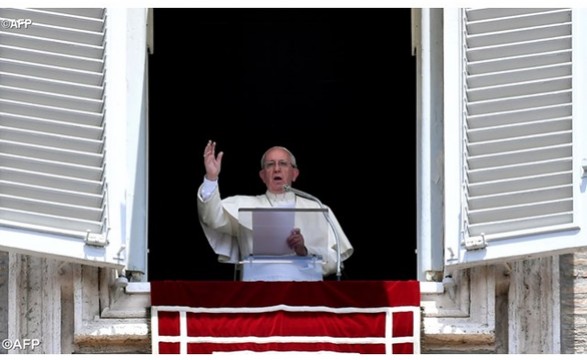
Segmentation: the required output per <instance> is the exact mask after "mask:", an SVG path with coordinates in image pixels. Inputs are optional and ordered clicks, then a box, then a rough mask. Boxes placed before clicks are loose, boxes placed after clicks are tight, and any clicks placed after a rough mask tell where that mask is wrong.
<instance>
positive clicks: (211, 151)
mask: <svg viewBox="0 0 587 360" xmlns="http://www.w3.org/2000/svg"><path fill="white" fill-rule="evenodd" d="M223 155H224V153H223V152H222V151H221V152H219V153H218V155H216V142H214V141H212V140H208V144H206V147H205V148H204V166H205V167H206V179H208V180H211V181H216V180H218V174H220V168H221V166H222V156H223Z"/></svg>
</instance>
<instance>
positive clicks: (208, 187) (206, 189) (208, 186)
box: [200, 176, 218, 202]
mask: <svg viewBox="0 0 587 360" xmlns="http://www.w3.org/2000/svg"><path fill="white" fill-rule="evenodd" d="M217 187H218V180H214V181H212V180H208V179H206V177H205V176H204V182H203V183H202V186H201V188H200V196H201V197H202V201H204V202H206V201H208V199H210V197H211V196H212V194H214V191H215V190H216V188H217Z"/></svg>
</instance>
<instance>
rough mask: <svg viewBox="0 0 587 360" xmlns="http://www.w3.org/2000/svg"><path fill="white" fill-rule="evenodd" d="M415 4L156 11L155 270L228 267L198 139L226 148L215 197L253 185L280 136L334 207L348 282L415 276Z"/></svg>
mask: <svg viewBox="0 0 587 360" xmlns="http://www.w3.org/2000/svg"><path fill="white" fill-rule="evenodd" d="M410 26H411V25H410V9H407V8H405V9H403V8H402V9H367V8H365V9H195V8H190V9H175V8H158V9H155V11H154V29H155V32H154V34H155V41H154V43H155V52H154V54H153V55H150V57H149V79H150V83H149V92H150V94H149V99H150V100H149V101H150V114H149V116H150V122H149V131H150V138H149V142H150V161H149V169H150V176H149V181H150V193H149V198H150V202H149V248H150V253H149V278H150V280H162V279H194V280H204V279H209V280H210V279H228V280H230V279H232V276H233V268H232V267H231V266H230V265H226V264H219V263H218V262H217V260H216V256H215V255H214V253H213V251H212V250H211V249H210V247H209V245H208V243H207V241H206V239H205V238H204V236H203V233H202V231H201V228H200V226H199V224H198V222H197V213H196V205H195V204H196V200H195V196H196V190H197V188H198V186H199V184H200V183H201V181H202V177H203V176H204V168H203V166H202V163H201V147H202V144H205V143H206V141H207V140H208V139H214V140H215V141H216V142H217V143H218V150H220V151H224V153H225V157H224V159H223V168H222V174H221V177H220V184H221V189H222V190H221V195H222V196H223V197H225V196H230V195H234V194H251V195H254V194H259V193H262V192H264V191H265V189H264V185H263V183H262V182H261V180H260V179H259V177H258V172H259V166H260V165H259V161H260V157H261V155H262V153H263V151H264V150H265V149H267V148H268V147H270V146H273V145H283V146H286V147H287V148H289V149H290V150H291V151H292V152H293V153H294V155H295V156H296V158H297V160H298V164H299V167H300V177H299V179H298V181H296V182H295V183H294V186H295V187H296V188H299V189H301V190H304V191H306V192H309V193H311V194H313V195H315V196H317V197H318V198H320V200H321V201H322V202H323V203H325V204H327V205H329V206H330V207H331V208H332V209H333V210H334V212H335V213H336V216H337V218H338V219H339V221H340V223H341V225H342V227H343V228H344V230H345V233H346V234H347V236H348V238H349V239H350V241H351V242H352V244H353V246H354V247H355V253H354V255H353V256H352V257H351V258H350V259H349V260H347V261H346V262H345V270H344V272H343V280H344V279H349V280H368V279H388V280H401V279H415V278H416V255H415V249H416V191H415V189H416V172H415V169H416V167H415V151H416V143H415V139H416V138H415V135H416V134H415V132H416V131H415V130H416V113H415V109H416V94H415V84H416V75H415V73H416V59H415V57H413V56H412V54H411V44H410V42H411V34H410V31H411V27H410Z"/></svg>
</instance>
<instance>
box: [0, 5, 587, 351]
mask: <svg viewBox="0 0 587 360" xmlns="http://www.w3.org/2000/svg"><path fill="white" fill-rule="evenodd" d="M150 14H151V12H150V10H149V9H121V8H112V9H110V8H108V9H0V18H2V21H3V23H2V25H3V27H2V30H1V31H0V35H2V36H1V37H0V64H1V65H0V73H1V75H2V76H0V167H1V169H2V171H1V172H0V184H1V186H0V197H1V198H0V199H1V200H0V208H1V211H0V233H1V236H0V249H1V250H2V252H1V253H0V265H1V266H0V279H1V281H0V319H3V320H4V321H1V322H0V323H1V324H4V325H3V326H2V327H1V328H0V338H2V339H6V340H7V342H6V343H4V345H3V349H0V352H3V353H150V352H151V349H150V332H149V328H150V326H149V319H150V317H149V306H150V304H149V283H148V271H147V261H146V259H147V246H146V244H147V220H148V219H147V191H146V189H147V172H146V164H147V150H148V146H147V141H146V139H147V126H146V124H147V113H148V112H147V98H148V96H147V91H148V89H147V81H146V79H147V64H146V62H147V53H148V52H149V51H152V50H153V43H152V40H151V39H152V31H153V24H152V23H151V22H150V19H151V17H150ZM586 15H587V13H585V11H584V10H582V9H509V8H508V9H413V10H412V26H413V28H412V36H413V53H414V56H415V57H416V58H417V64H418V67H417V78H416V79H415V81H416V82H417V84H418V87H417V88H418V94H417V97H418V109H417V113H418V116H417V119H416V120H417V124H418V128H417V131H418V132H417V139H418V148H417V152H418V154H417V155H418V159H417V166H418V236H417V237H418V239H417V241H418V280H419V281H420V282H421V292H422V303H421V305H422V315H423V316H422V318H423V322H422V336H421V341H422V343H421V353H514V354H515V353H583V352H585V351H586V347H585V344H586V341H585V340H586V339H587V336H586V335H585V334H586V330H585V326H584V322H585V316H584V312H585V311H584V309H585V307H586V304H585V302H584V297H585V296H584V294H585V292H586V291H585V269H587V265H586V257H587V256H586V255H585V252H584V250H585V246H586V245H587V238H586V237H585V235H584V234H583V232H584V229H585V225H586V224H585V221H587V216H585V214H584V209H585V208H586V206H585V205H587V201H586V198H585V188H586V176H585V169H586V168H587V166H586V164H585V162H586V160H585V159H587V149H586V148H585V145H584V144H583V143H582V141H581V139H583V138H585V135H587V134H586V131H587V130H586V129H587V120H586V117H585V111H584V109H583V108H584V105H583V103H584V101H582V99H584V98H585V85H586V84H585V80H584V79H585V78H586V77H585V76H584V70H583V66H582V65H583V64H584V63H585V61H586V59H587V57H585V45H584V44H587V42H586V41H583V40H584V38H585V36H586V35H587V29H586V26H587V21H585V16H586ZM121 34H125V36H122V35H121ZM123 275H124V276H123Z"/></svg>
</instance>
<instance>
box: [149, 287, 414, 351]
mask: <svg viewBox="0 0 587 360" xmlns="http://www.w3.org/2000/svg"><path fill="white" fill-rule="evenodd" d="M151 305H152V310H153V314H154V316H153V319H152V320H153V322H155V324H154V325H155V326H154V329H156V333H153V352H154V353H160V354H171V353H180V352H182V351H183V352H187V353H193V354H196V353H199V354H205V353H213V352H217V351H240V350H249V351H336V352H356V353H363V354H382V353H386V352H390V351H391V352H393V353H394V354H397V353H404V354H405V353H414V352H416V351H419V348H416V347H419V336H418V334H419V323H418V322H417V321H416V320H417V319H419V313H417V312H418V311H419V306H420V291H419V283H418V282H417V281H342V282H341V281H323V282H228V281H154V282H152V283H151ZM416 313H417V314H416ZM390 314H391V315H390ZM415 316H418V318H417V319H415ZM182 319H185V320H182ZM182 321H185V323H184V324H182V323H181V322H182ZM390 324H391V325H390ZM182 329H184V330H182ZM182 331H183V332H182ZM250 337H254V340H253V341H252V340H251V338H250ZM386 337H387V338H389V339H388V340H381V339H384V338H386ZM402 337H405V338H406V341H405V342H402V341H400V340H401V339H400V340H398V339H399V338H402ZM312 338H315V341H314V340H312ZM373 339H375V340H373ZM386 341H387V344H388V345H389V346H391V350H389V348H388V349H387V350H386V345H385V343H381V342H386ZM182 342H183V343H184V346H183V350H182V346H180V344H181V343H182Z"/></svg>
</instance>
